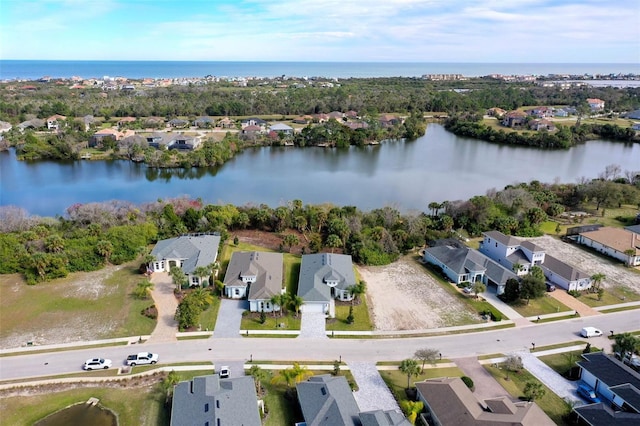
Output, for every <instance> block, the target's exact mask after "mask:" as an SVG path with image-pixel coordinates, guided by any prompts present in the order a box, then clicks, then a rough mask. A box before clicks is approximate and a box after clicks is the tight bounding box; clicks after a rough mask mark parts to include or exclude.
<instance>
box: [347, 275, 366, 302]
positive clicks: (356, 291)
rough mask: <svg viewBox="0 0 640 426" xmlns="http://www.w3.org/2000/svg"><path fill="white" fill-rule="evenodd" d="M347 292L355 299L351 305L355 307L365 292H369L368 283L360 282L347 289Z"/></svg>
mask: <svg viewBox="0 0 640 426" xmlns="http://www.w3.org/2000/svg"><path fill="white" fill-rule="evenodd" d="M347 290H348V291H349V293H351V295H352V296H353V299H351V304H352V305H353V304H354V303H355V302H357V301H358V299H359V298H360V296H361V295H363V294H364V293H365V291H367V283H366V282H364V281H363V280H360V282H359V283H358V284H354V285H352V286H350V287H349V288H347Z"/></svg>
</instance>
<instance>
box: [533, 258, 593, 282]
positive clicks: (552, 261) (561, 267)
mask: <svg viewBox="0 0 640 426" xmlns="http://www.w3.org/2000/svg"><path fill="white" fill-rule="evenodd" d="M542 266H543V267H545V268H547V269H548V270H550V271H551V272H553V273H554V274H556V275H560V276H561V277H562V278H564V279H566V280H567V281H569V282H572V281H577V280H582V279H585V278H589V277H591V275H589V274H587V273H586V272H582V271H581V270H580V269H578V268H574V267H573V266H571V265H569V264H568V263H564V262H563V261H561V260H560V259H557V258H555V257H553V256H551V255H548V254H547V255H545V257H544V263H542Z"/></svg>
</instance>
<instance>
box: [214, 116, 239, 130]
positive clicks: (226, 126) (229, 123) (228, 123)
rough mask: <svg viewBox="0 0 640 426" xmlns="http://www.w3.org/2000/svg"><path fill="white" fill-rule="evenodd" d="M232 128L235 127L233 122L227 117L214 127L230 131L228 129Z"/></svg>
mask: <svg viewBox="0 0 640 426" xmlns="http://www.w3.org/2000/svg"><path fill="white" fill-rule="evenodd" d="M234 126H235V123H234V121H233V120H232V119H230V118H229V117H222V118H221V119H220V120H218V122H217V123H216V127H221V128H223V129H230V128H232V127H234Z"/></svg>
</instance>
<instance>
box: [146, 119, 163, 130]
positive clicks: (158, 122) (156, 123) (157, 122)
mask: <svg viewBox="0 0 640 426" xmlns="http://www.w3.org/2000/svg"><path fill="white" fill-rule="evenodd" d="M144 125H145V127H150V128H154V129H159V128H161V127H164V118H162V117H147V118H145V120H144Z"/></svg>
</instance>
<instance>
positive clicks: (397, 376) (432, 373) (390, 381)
mask: <svg viewBox="0 0 640 426" xmlns="http://www.w3.org/2000/svg"><path fill="white" fill-rule="evenodd" d="M380 375H381V376H382V379H383V380H384V382H385V383H386V384H387V387H388V388H389V389H390V390H391V393H392V394H393V396H394V397H395V398H396V401H398V404H400V403H401V402H402V401H406V400H408V397H407V394H406V393H405V389H406V387H407V375H406V374H404V373H402V372H401V371H400V370H380ZM462 376H464V373H463V372H462V370H460V369H459V368H458V367H444V368H427V369H425V370H424V372H423V373H422V374H420V375H418V376H414V377H411V380H410V382H411V387H414V386H413V384H414V383H415V382H421V381H423V380H425V379H435V378H437V377H462Z"/></svg>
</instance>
